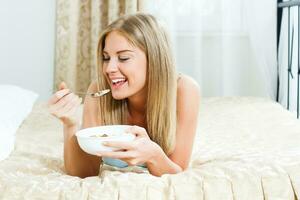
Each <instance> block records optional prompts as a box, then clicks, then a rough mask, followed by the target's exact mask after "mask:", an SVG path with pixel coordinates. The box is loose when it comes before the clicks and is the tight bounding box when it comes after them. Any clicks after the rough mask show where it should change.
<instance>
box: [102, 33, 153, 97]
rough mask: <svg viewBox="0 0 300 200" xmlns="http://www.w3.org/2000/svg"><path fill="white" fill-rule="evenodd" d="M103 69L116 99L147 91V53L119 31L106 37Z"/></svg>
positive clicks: (142, 93)
mask: <svg viewBox="0 0 300 200" xmlns="http://www.w3.org/2000/svg"><path fill="white" fill-rule="evenodd" d="M102 69H103V74H104V75H105V78H106V80H107V81H108V83H109V85H110V87H111V92H112V96H113V98H114V99H118V100H120V99H125V98H129V97H133V96H136V95H144V94H145V93H146V72H147V59H146V55H145V53H144V52H143V51H142V50H141V49H140V48H138V47H135V46H133V45H131V43H130V42H129V41H128V40H127V39H126V38H125V37H124V36H123V35H122V34H120V33H119V32H116V31H112V32H111V33H109V34H108V35H107V36H106V38H105V45H104V49H103V68H102Z"/></svg>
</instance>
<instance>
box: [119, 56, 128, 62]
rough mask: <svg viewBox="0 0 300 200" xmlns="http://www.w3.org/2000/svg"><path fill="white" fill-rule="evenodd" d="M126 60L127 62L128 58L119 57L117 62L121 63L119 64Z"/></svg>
mask: <svg viewBox="0 0 300 200" xmlns="http://www.w3.org/2000/svg"><path fill="white" fill-rule="evenodd" d="M127 60H129V58H128V57H121V56H120V57H119V61H121V62H125V61H127Z"/></svg>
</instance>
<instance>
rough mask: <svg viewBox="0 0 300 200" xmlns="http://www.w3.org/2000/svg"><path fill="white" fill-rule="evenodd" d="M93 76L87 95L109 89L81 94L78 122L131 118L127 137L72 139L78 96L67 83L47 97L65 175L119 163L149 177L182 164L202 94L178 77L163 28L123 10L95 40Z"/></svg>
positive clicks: (104, 122)
mask: <svg viewBox="0 0 300 200" xmlns="http://www.w3.org/2000/svg"><path fill="white" fill-rule="evenodd" d="M98 56H99V58H98V62H99V65H98V70H99V71H98V80H97V81H96V82H92V83H91V85H90V86H89V88H88V91H87V92H88V93H92V92H96V91H99V90H102V89H107V88H109V89H111V93H109V94H107V95H105V96H103V97H101V98H92V97H89V96H86V98H85V101H84V108H83V121H82V128H87V127H93V126H99V125H109V124H129V125H133V126H132V128H131V129H130V130H128V131H129V132H131V133H134V134H135V135H136V136H137V137H136V139H135V140H134V141H132V142H109V143H107V144H105V145H107V146H111V147H120V148H122V150H121V151H114V152H99V155H98V156H94V155H89V154H87V153H85V152H83V151H82V150H81V149H80V147H79V145H78V143H77V140H76V137H75V135H74V134H75V132H76V131H77V130H78V128H79V127H78V126H79V122H78V120H77V119H76V117H75V113H76V110H77V109H78V107H79V105H80V103H81V99H79V97H78V96H76V95H75V94H73V93H72V92H71V91H70V90H69V89H68V88H67V86H66V84H65V83H61V84H60V88H59V89H60V90H59V91H57V92H56V93H55V94H54V95H53V96H52V97H51V99H50V100H49V103H48V105H49V110H50V112H51V114H52V115H54V116H55V117H57V118H59V119H60V120H61V121H62V123H63V125H64V162H65V168H66V172H67V173H68V174H70V175H74V176H79V177H87V176H95V175H98V173H99V167H100V164H101V162H102V160H103V162H104V163H106V164H110V165H115V166H118V167H124V163H125V166H127V164H128V165H142V164H144V165H145V166H146V167H147V168H148V170H149V172H150V173H151V174H153V175H155V176H161V175H163V174H166V173H168V174H173V173H178V172H181V171H183V170H185V169H186V168H187V167H188V164H189V160H190V156H191V152H192V147H193V141H194V136H195V132H196V128H197V116H198V110H199V99H200V94H199V93H200V92H199V87H198V85H197V83H196V82H195V81H194V80H193V79H192V78H190V77H188V76H185V75H179V76H177V74H176V72H175V66H174V63H173V59H172V55H171V48H170V44H169V41H168V37H167V35H166V33H165V31H164V29H163V28H162V27H161V26H160V24H159V23H158V22H157V21H156V19H155V18H154V17H153V16H151V15H147V14H141V13H139V14H135V15H128V16H123V17H121V18H119V19H117V20H116V21H114V22H113V23H112V24H110V25H109V26H108V27H107V28H106V29H105V30H104V31H103V32H102V34H101V36H100V39H99V44H98Z"/></svg>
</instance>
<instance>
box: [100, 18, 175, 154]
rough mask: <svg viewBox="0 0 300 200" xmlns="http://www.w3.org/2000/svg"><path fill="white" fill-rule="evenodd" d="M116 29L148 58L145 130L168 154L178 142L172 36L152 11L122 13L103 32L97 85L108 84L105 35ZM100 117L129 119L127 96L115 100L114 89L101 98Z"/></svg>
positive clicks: (107, 120)
mask: <svg viewBox="0 0 300 200" xmlns="http://www.w3.org/2000/svg"><path fill="white" fill-rule="evenodd" d="M112 31H117V32H118V33H120V34H122V35H123V36H124V37H126V38H127V40H128V41H129V42H130V43H131V44H132V45H134V46H136V47H138V48H140V49H141V50H142V51H144V53H145V54H146V58H147V75H146V84H147V86H148V87H147V88H148V91H147V102H146V124H147V127H146V130H147V132H148V135H149V137H150V138H151V140H153V141H154V142H156V143H157V144H158V145H160V147H161V148H162V149H163V150H164V152H165V153H166V154H170V153H171V152H172V151H173V149H174V146H175V135H176V124H177V123H176V120H177V119H176V91H177V81H176V71H175V66H174V62H173V57H172V54H171V47H170V43H169V39H168V37H167V34H166V32H165V30H164V29H163V27H162V26H161V25H160V24H159V23H158V22H157V20H156V19H155V18H154V17H153V16H152V15H149V14H143V13H137V14H134V15H127V16H123V17H120V18H119V19H117V20H116V21H114V22H113V23H111V24H110V25H109V26H107V27H106V29H105V30H104V31H103V32H102V34H101V36H100V39H99V43H98V52H97V56H98V89H100V90H101V89H105V88H109V84H108V83H107V81H106V79H105V77H104V74H103V72H102V64H103V60H102V59H103V58H102V56H103V55H102V54H103V48H104V45H105V38H106V36H107V35H108V34H109V33H110V32H112ZM99 68H100V69H99ZM99 107H100V108H99V115H100V116H99V119H100V121H101V123H102V124H103V125H108V124H126V123H127V113H128V108H127V99H123V100H115V99H113V97H112V95H111V93H110V94H109V95H106V96H105V97H104V98H99Z"/></svg>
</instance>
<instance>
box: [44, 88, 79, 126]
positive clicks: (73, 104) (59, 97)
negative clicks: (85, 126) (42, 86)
mask: <svg viewBox="0 0 300 200" xmlns="http://www.w3.org/2000/svg"><path fill="white" fill-rule="evenodd" d="M81 102H82V99H81V98H79V97H78V96H77V95H75V94H73V93H72V92H71V91H70V90H69V89H68V87H67V85H66V84H65V83H64V82H62V83H61V84H60V85H59V90H58V91H57V92H56V93H55V94H53V96H52V97H51V98H50V99H49V101H48V109H49V112H50V113H51V114H52V115H53V116H55V117H56V118H58V119H60V120H61V121H62V122H63V124H64V125H65V126H68V127H71V126H76V125H78V124H79V119H78V117H76V111H77V110H78V108H79V105H80V104H81Z"/></svg>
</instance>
